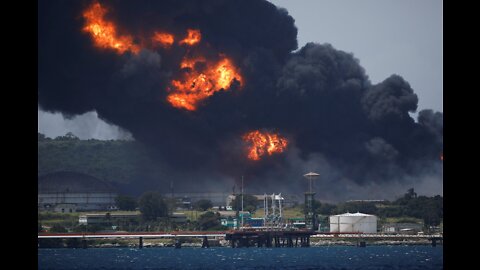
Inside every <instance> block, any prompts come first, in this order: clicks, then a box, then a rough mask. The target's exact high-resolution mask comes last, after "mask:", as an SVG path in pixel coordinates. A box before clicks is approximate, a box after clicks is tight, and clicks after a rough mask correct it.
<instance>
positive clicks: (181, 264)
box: [38, 246, 443, 270]
mask: <svg viewBox="0 0 480 270" xmlns="http://www.w3.org/2000/svg"><path fill="white" fill-rule="evenodd" d="M38 269H348V270H350V269H443V248H442V246H437V247H431V246H367V247H366V248H359V247H353V246H329V247H311V248H210V249H201V248H181V249H174V248H143V249H134V248H89V249H39V250H38Z"/></svg>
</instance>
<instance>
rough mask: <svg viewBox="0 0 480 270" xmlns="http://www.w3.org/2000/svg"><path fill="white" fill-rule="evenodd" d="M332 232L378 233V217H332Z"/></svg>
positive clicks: (341, 215) (360, 214) (346, 215)
mask: <svg viewBox="0 0 480 270" xmlns="http://www.w3.org/2000/svg"><path fill="white" fill-rule="evenodd" d="M330 232H333V233H377V217H376V216H374V215H368V214H363V213H354V214H352V213H345V214H340V215H334V216H330Z"/></svg>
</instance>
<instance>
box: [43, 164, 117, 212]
mask: <svg viewBox="0 0 480 270" xmlns="http://www.w3.org/2000/svg"><path fill="white" fill-rule="evenodd" d="M116 196H117V193H116V190H115V188H114V187H113V186H112V185H111V184H109V183H108V182H105V181H103V180H100V179H98V178H96V177H93V176H91V175H87V174H83V173H78V172H69V171H61V172H54V173H50V174H46V175H42V176H39V177H38V207H39V209H41V210H48V209H54V210H56V211H59V212H73V211H76V210H108V209H112V208H114V207H115V197H116ZM62 209H63V210H62Z"/></svg>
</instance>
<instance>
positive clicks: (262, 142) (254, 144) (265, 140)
mask: <svg viewBox="0 0 480 270" xmlns="http://www.w3.org/2000/svg"><path fill="white" fill-rule="evenodd" d="M242 139H243V140H244V141H245V142H247V143H250V146H249V148H248V154H247V157H248V158H249V159H251V160H255V161H257V160H260V159H261V158H262V156H265V155H269V156H271V155H273V154H277V153H282V152H283V151H285V149H286V148H287V146H288V140H287V139H286V138H284V137H282V136H280V135H279V134H277V133H272V132H266V131H264V132H262V131H259V130H254V131H250V132H248V133H246V134H244V135H243V136H242Z"/></svg>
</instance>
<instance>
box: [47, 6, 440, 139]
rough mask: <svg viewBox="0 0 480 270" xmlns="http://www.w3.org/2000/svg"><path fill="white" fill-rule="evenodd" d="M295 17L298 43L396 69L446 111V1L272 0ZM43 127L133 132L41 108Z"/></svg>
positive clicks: (108, 135) (55, 131) (373, 75)
mask: <svg viewBox="0 0 480 270" xmlns="http://www.w3.org/2000/svg"><path fill="white" fill-rule="evenodd" d="M270 2H272V3H274V4H275V5H277V6H279V7H284V8H286V9H287V10H288V12H289V14H290V15H291V16H292V17H293V18H294V19H295V25H296V26H297V28H298V37H297V38H298V45H299V48H301V47H302V46H304V45H305V44H306V43H307V42H316V43H321V44H323V43H330V44H332V46H333V47H335V48H336V49H339V50H343V51H346V52H349V53H353V54H354V56H355V57H356V58H357V59H359V60H360V65H361V66H363V67H364V68H365V71H366V73H367V75H368V76H369V77H370V80H371V81H372V83H378V82H380V81H382V80H384V79H386V78H387V77H389V76H390V75H391V74H398V75H400V76H402V77H403V78H404V79H405V80H407V81H408V82H409V83H410V85H411V87H412V88H413V89H414V91H415V93H416V94H417V95H418V97H419V110H421V109H433V110H435V111H442V112H443V67H442V66H443V45H442V43H443V35H442V31H443V6H442V5H443V1H442V0H295V1H293V0H270ZM38 131H39V132H41V133H43V134H45V135H47V136H49V137H56V136H60V135H65V133H67V132H68V131H71V132H73V133H74V134H76V135H77V136H79V137H80V138H81V139H88V138H96V139H117V138H126V137H128V136H129V135H128V133H127V132H125V131H122V130H121V129H120V128H118V127H114V126H110V125H108V124H107V123H105V122H103V121H102V120H99V119H98V117H97V114H96V113H95V112H90V113H86V114H83V115H81V116H77V117H74V118H73V119H64V118H63V117H62V116H61V115H60V114H52V113H47V112H43V111H41V109H40V108H39V110H38Z"/></svg>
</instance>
